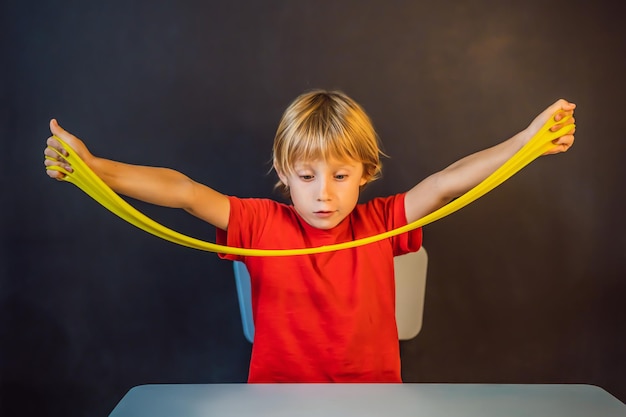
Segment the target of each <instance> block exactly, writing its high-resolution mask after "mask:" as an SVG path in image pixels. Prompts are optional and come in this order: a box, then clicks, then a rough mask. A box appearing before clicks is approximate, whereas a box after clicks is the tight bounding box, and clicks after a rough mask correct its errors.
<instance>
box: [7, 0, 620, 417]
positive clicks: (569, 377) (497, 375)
mask: <svg viewBox="0 0 626 417" xmlns="http://www.w3.org/2000/svg"><path fill="white" fill-rule="evenodd" d="M614 3H615V2H609V1H598V2H583V1H561V0H557V1H551V2H545V1H539V0H530V1H525V2H513V1H508V2H507V1H488V0H477V1H472V2H460V1H459V2H454V1H450V0H445V1H438V2H426V1H407V2H396V1H356V0H350V1H330V2H325V1H293V2H291V1H263V2H256V1H248V2H245V1H229V2H212V1H176V2H167V1H162V0H152V1H128V0H125V1H110V2H92V1H77V0H75V1H70V0H64V1H57V2H53V1H36V2H28V1H25V2H24V1H17V0H8V1H4V2H3V3H2V13H1V19H2V20H1V21H0V26H1V27H2V31H3V32H2V36H1V38H0V42H1V45H2V65H1V68H2V85H1V90H0V93H1V100H0V106H1V107H2V112H1V113H0V117H1V120H0V129H1V135H2V145H3V146H2V148H3V149H2V162H3V163H2V168H3V172H2V176H1V178H2V179H1V181H2V189H3V191H4V192H3V195H2V205H1V206H0V210H1V211H2V212H1V216H0V218H1V219H2V224H1V227H2V250H1V252H0V278H1V280H0V338H1V339H0V384H1V385H0V389H1V391H0V414H2V415H3V416H4V415H7V416H8V415H72V416H87V415H89V416H95V415H106V414H108V413H109V412H110V411H111V410H112V409H113V407H114V406H115V404H116V403H117V401H118V400H119V399H120V398H121V397H122V396H123V395H124V393H125V392H126V391H127V390H128V389H130V388H131V387H132V386H135V385H138V384H145V383H210V382H242V381H245V380H246V376H247V366H248V361H249V354H250V345H249V344H248V343H247V342H246V341H245V340H244V338H243V334H242V331H241V325H240V322H239V315H238V308H237V301H236V298H235V297H236V296H235V286H234V282H233V276H232V271H231V265H230V264H229V263H228V262H227V261H221V260H219V259H218V258H217V256H215V255H214V254H211V253H204V252H200V251H195V250H192V249H186V248H183V247H180V246H176V245H173V244H170V243H168V242H165V241H162V240H159V239H157V238H155V237H153V236H151V235H148V234H146V233H144V232H142V231H140V230H138V229H135V228H134V227H132V226H130V225H128V224H127V223H125V222H123V221H122V220H120V219H118V218H117V217H115V216H114V215H112V214H110V213H109V212H107V211H106V210H105V209H104V208H102V207H101V206H100V205H98V204H97V203H95V202H94V201H93V200H91V199H90V198H88V197H87V196H86V195H84V194H83V193H82V192H81V191H80V190H78V189H77V188H75V187H73V186H72V185H70V184H66V183H55V182H53V181H52V180H49V179H48V178H47V176H46V175H45V173H44V170H43V165H42V161H43V156H42V152H43V148H44V141H45V139H46V138H47V137H48V136H49V131H48V121H49V119H50V118H52V117H56V118H58V119H59V121H60V122H61V124H62V125H63V126H65V127H66V128H67V129H68V130H70V131H72V132H73V133H75V134H77V135H78V136H80V137H82V138H83V139H85V141H86V142H87V144H88V145H89V146H90V148H91V150H92V151H93V152H94V153H96V154H97V155H101V156H106V157H110V158H114V159H119V160H122V161H126V162H133V163H141V164H150V165H163V166H170V167H173V168H177V169H179V170H181V171H183V172H185V173H186V174H188V175H190V176H191V177H193V178H195V179H196V180H199V181H201V182H204V183H206V184H208V185H210V186H212V187H214V188H216V189H217V190H220V191H222V192H226V193H229V194H234V195H238V196H256V197H272V196H274V194H273V192H272V184H273V183H274V177H273V175H266V172H267V170H268V168H269V165H268V163H267V162H268V160H269V157H270V149H271V144H272V139H273V134H274V131H275V128H276V125H277V123H278V120H279V118H280V115H281V113H282V111H283V109H284V108H285V107H286V106H287V105H288V104H289V102H290V101H291V100H292V99H293V98H294V97H296V96H297V95H298V94H299V93H301V92H302V91H304V90H307V89H310V88H315V87H322V88H338V89H342V90H344V91H345V92H347V93H348V94H349V95H351V96H352V97H354V98H355V99H356V100H357V101H359V102H360V103H361V104H362V105H363V106H364V107H365V109H366V110H367V111H368V112H369V114H370V115H371V117H372V118H373V120H374V123H375V125H376V127H377V130H378V132H379V134H380V136H381V138H382V141H383V143H384V147H385V151H386V152H387V153H388V154H389V155H390V156H391V158H390V159H388V160H386V161H385V170H384V177H383V178H382V179H381V180H379V181H377V182H376V183H374V184H372V185H371V186H370V187H369V188H368V189H367V190H366V192H365V194H364V196H363V198H364V199H367V198H370V197H372V196H375V195H387V194H391V193H396V192H401V191H405V190H407V189H409V188H410V187H411V186H412V185H414V184H415V183H417V182H418V181H420V180H421V179H423V178H424V177H425V176H427V175H429V174H430V173H432V172H434V171H436V170H439V169H441V168H443V167H445V166H446V165H448V164H449V163H451V162H453V161H454V160H456V159H458V158H460V157H462V156H464V155H466V154H468V153H470V152H473V151H476V150H479V149H482V148H484V147H487V146H490V145H493V144H495V143H497V142H498V141H500V140H502V139H505V138H507V137H509V136H510V135H512V134H514V133H515V132H517V131H519V130H521V129H523V128H524V127H525V126H526V125H527V124H528V123H529V122H530V120H532V118H533V117H534V116H535V115H536V114H537V113H538V112H539V111H541V110H542V109H543V108H545V107H546V106H547V105H549V104H550V103H552V102H553V101H554V100H556V99H557V98H558V97H565V98H568V99H570V100H572V101H574V102H576V103H577V104H578V109H577V111H576V116H577V123H578V128H577V141H576V145H575V146H574V148H573V149H572V150H571V151H570V152H569V153H567V154H565V155H559V156H555V157H545V158H541V159H539V160H537V161H535V162H534V163H533V164H531V165H530V166H528V167H527V168H525V169H524V170H523V171H522V172H521V173H519V174H518V175H516V176H515V177H513V178H512V179H511V180H509V181H507V182H506V183H505V184H503V185H502V186H501V187H499V188H497V189H496V190H494V191H493V192H492V193H490V194H488V195H487V196H485V197H483V198H482V199H480V200H479V201H477V202H475V203H473V204H472V205H470V206H468V207H466V208H465V209H463V210H461V211H460V212H458V213H456V214H454V215H452V216H451V217H448V218H446V219H444V220H441V221H439V222H436V223H434V224H432V225H429V226H427V227H426V229H425V246H426V247H427V249H428V251H429V254H430V265H429V271H428V283H427V292H426V306H425V314H424V320H425V321H424V326H423V329H422V332H421V333H420V334H419V335H418V336H417V337H416V338H415V339H414V340H412V341H409V342H403V343H402V345H401V347H402V359H403V375H404V379H405V381H407V382H511V383H539V382H540V383H587V384H597V385H599V386H601V387H603V388H604V389H606V390H607V391H609V392H611V393H612V394H613V395H615V396H617V397H618V398H620V399H621V400H622V401H626V381H625V375H626V360H625V354H624V353H625V351H626V346H625V345H626V344H625V336H624V332H625V330H626V329H625V325H624V317H626V315H625V313H626V308H625V307H624V301H623V300H624V296H625V295H626V262H625V257H624V250H625V248H626V244H625V243H626V242H625V238H624V232H625V231H626V225H625V221H624V213H625V212H626V207H625V204H624V180H625V179H626V175H625V168H624V162H623V158H624V151H625V150H626V146H625V145H624V133H623V132H624V125H623V123H624V114H623V112H624V108H625V106H624V101H625V98H624V92H625V90H626V82H625V80H624V74H625V71H626V58H625V57H626V45H625V43H626V29H624V24H623V16H624V7H623V6H615V5H613V4H614ZM617 3H618V4H619V3H620V2H617ZM132 203H133V204H135V206H136V207H138V208H139V209H140V210H142V211H144V212H146V213H147V214H149V215H150V216H153V217H155V218H156V219H157V220H159V221H160V222H162V223H164V224H166V225H168V226H170V227H172V228H174V229H176V230H179V231H181V232H183V233H187V234H191V235H193V236H196V237H199V238H202V239H205V240H210V241H213V240H214V231H213V229H212V228H211V227H208V226H207V225H205V224H203V223H202V222H200V221H198V220H196V219H194V218H192V217H191V216H188V215H186V214H184V213H180V212H176V211H174V210H168V209H161V208H155V207H150V206H147V205H145V204H140V203H137V202H134V201H133V202H132ZM303 319H306V318H303Z"/></svg>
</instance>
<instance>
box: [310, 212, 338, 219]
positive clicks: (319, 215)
mask: <svg viewBox="0 0 626 417" xmlns="http://www.w3.org/2000/svg"><path fill="white" fill-rule="evenodd" d="M313 214H314V215H315V216H316V217H319V218H326V217H330V216H332V215H333V214H335V212H334V211H329V210H319V211H314V212H313Z"/></svg>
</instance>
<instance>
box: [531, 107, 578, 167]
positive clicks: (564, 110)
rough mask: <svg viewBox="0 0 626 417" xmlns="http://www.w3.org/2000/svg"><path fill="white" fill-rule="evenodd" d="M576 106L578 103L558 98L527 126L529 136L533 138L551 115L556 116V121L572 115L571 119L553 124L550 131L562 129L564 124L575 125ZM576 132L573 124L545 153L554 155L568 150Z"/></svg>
mask: <svg viewBox="0 0 626 417" xmlns="http://www.w3.org/2000/svg"><path fill="white" fill-rule="evenodd" d="M575 108H576V104H574V103H570V102H569V101H567V100H564V99H559V100H557V101H556V102H555V103H554V104H552V105H551V106H550V107H548V108H547V109H545V110H544V111H543V112H542V113H541V114H540V115H538V116H537V117H535V120H533V121H532V123H531V124H530V125H529V126H528V127H527V128H526V131H527V132H528V134H529V136H528V138H531V137H532V136H534V135H535V134H536V133H537V132H538V131H539V129H540V128H541V127H542V126H543V125H544V124H545V123H546V122H547V121H548V120H549V119H550V118H551V117H554V120H555V121H556V122H559V121H560V120H563V119H565V118H566V117H567V116H572V117H570V118H569V119H567V120H565V122H563V123H557V124H555V125H554V126H552V128H550V131H552V132H556V131H557V130H559V129H561V128H562V127H563V126H567V125H573V124H574V122H575V120H574V109H575ZM575 132H576V128H575V126H572V128H571V129H570V130H569V131H568V132H567V133H566V134H565V135H563V136H560V137H558V138H556V139H554V140H553V141H552V143H553V144H554V147H553V148H552V149H550V150H549V151H547V152H546V153H545V154H544V155H552V154H556V153H561V152H565V151H567V150H568V149H569V148H571V147H572V145H573V144H574V133H575Z"/></svg>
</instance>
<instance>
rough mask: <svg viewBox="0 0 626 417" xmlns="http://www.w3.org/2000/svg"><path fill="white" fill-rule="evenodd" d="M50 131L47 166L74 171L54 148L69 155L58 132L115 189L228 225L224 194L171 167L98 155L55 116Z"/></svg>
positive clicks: (58, 176)
mask: <svg viewBox="0 0 626 417" xmlns="http://www.w3.org/2000/svg"><path fill="white" fill-rule="evenodd" d="M50 131H51V132H52V134H53V136H51V137H49V138H48V140H47V142H46V144H47V145H48V146H47V147H46V149H45V150H44V155H46V157H47V158H46V159H45V162H44V164H45V165H46V167H50V166H55V165H56V166H62V167H64V168H65V169H66V170H68V171H69V172H72V167H71V166H70V165H69V164H68V162H67V161H66V160H65V159H64V158H63V157H61V156H59V155H58V153H57V152H55V151H54V150H53V149H52V148H54V149H56V150H57V151H59V152H61V153H62V154H63V155H66V152H65V150H64V149H63V148H62V147H61V145H60V143H59V141H58V140H56V139H55V137H54V136H57V137H59V138H61V139H62V140H63V141H64V142H66V143H67V144H68V145H69V146H70V147H71V148H72V149H73V150H74V151H75V152H76V153H77V154H78V156H80V158H81V159H82V160H83V161H85V163H86V164H87V165H88V166H89V167H90V168H91V169H92V170H93V171H94V172H95V173H96V175H98V176H99V177H100V178H101V179H102V180H103V181H104V182H105V183H106V184H107V185H108V186H109V187H111V188H112V189H113V190H114V191H115V192H117V193H119V194H123V195H126V196H128V197H132V198H135V199H137V200H141V201H145V202H148V203H152V204H156V205H159V206H164V207H172V208H181V209H184V210H186V211H187V212H189V213H191V214H193V215H194V216H196V217H198V218H200V219H202V220H205V221H206V222H208V223H211V224H213V225H214V226H216V227H219V228H220V229H223V230H226V229H227V227H228V219H229V216H230V203H229V201H228V198H227V197H226V196H225V195H223V194H221V193H219V192H217V191H215V190H213V189H211V188H209V187H207V186H205V185H203V184H200V183H198V182H196V181H193V180H192V179H190V178H189V177H187V176H186V175H184V174H182V173H180V172H178V171H175V170H172V169H169V168H158V167H148V166H140V165H131V164H125V163H121V162H116V161H112V160H109V159H104V158H98V157H96V156H94V155H93V154H91V152H89V150H88V149H87V147H86V146H85V144H84V143H83V141H81V140H80V139H78V138H77V137H76V136H74V135H72V134H71V133H69V132H67V131H65V130H64V129H63V128H62V127H61V126H59V124H58V123H57V121H56V120H54V119H53V120H51V121H50ZM46 172H47V173H48V176H50V177H51V178H56V179H62V178H63V176H64V174H62V173H61V172H59V171H55V170H47V171H46Z"/></svg>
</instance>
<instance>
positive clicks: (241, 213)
mask: <svg viewBox="0 0 626 417" xmlns="http://www.w3.org/2000/svg"><path fill="white" fill-rule="evenodd" d="M228 200H229V201H230V215H231V217H234V218H235V219H240V218H253V219H256V220H261V221H266V220H267V219H268V218H270V217H271V218H275V217H289V218H291V217H292V216H293V215H294V209H293V207H292V206H290V205H287V204H285V203H281V202H278V201H275V200H272V199H269V198H240V197H235V196H228Z"/></svg>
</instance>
